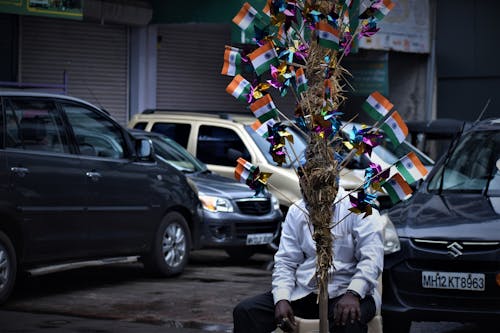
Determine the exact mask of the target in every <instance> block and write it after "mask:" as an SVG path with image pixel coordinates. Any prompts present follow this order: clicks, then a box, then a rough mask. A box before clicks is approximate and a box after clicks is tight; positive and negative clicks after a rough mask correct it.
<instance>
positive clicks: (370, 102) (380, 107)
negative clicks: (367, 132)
mask: <svg viewBox="0 0 500 333" xmlns="http://www.w3.org/2000/svg"><path fill="white" fill-rule="evenodd" d="M393 106H394V105H393V104H392V103H391V102H389V100H388V99H387V98H385V97H384V96H382V95H381V94H380V93H379V92H378V91H375V92H373V93H371V94H370V96H368V98H367V99H366V101H365V102H364V103H363V105H362V106H361V107H362V108H363V110H365V112H366V113H368V115H369V116H370V117H372V118H373V119H375V120H376V121H378V120H380V119H382V118H384V117H385V115H386V114H387V113H388V112H389V111H391V109H392V107H393Z"/></svg>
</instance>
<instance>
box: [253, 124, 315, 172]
mask: <svg viewBox="0 0 500 333" xmlns="http://www.w3.org/2000/svg"><path fill="white" fill-rule="evenodd" d="M245 130H246V131H247V132H248V134H250V136H251V137H252V139H253V141H255V143H256V144H257V147H259V150H260V151H261V152H262V154H263V155H264V156H265V158H266V160H267V161H268V162H269V163H271V164H276V162H274V160H273V156H272V155H271V154H270V153H269V149H270V148H271V143H270V142H269V141H268V140H267V139H265V138H264V137H262V136H261V135H260V134H258V133H257V132H256V131H255V130H254V129H253V128H252V127H251V126H249V125H245ZM286 130H287V132H289V133H290V134H291V135H292V136H293V144H292V143H291V142H290V141H288V140H285V150H286V151H287V152H288V154H287V156H290V158H288V157H287V159H286V161H285V163H283V164H282V165H281V166H282V167H284V168H290V166H291V163H293V165H294V167H296V168H297V167H298V166H299V162H300V160H301V158H303V156H304V152H305V150H306V148H307V141H306V139H305V138H304V135H302V134H300V133H299V132H298V131H297V130H295V129H294V128H293V127H288V128H287V129H286Z"/></svg>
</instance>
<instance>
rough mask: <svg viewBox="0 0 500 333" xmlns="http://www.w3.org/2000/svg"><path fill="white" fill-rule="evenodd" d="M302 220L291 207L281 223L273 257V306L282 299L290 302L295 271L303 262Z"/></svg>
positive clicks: (293, 207) (301, 213)
mask: <svg viewBox="0 0 500 333" xmlns="http://www.w3.org/2000/svg"><path fill="white" fill-rule="evenodd" d="M304 218H305V216H304V213H303V212H302V211H301V210H300V208H299V207H297V206H296V205H292V206H291V207H290V209H289V210H288V213H287V215H286V218H285V222H284V223H283V228H282V230H281V238H280V245H279V248H278V251H277V252H276V254H275V255H274V268H273V274H272V293H273V297H274V304H276V303H277V302H278V301H280V300H283V299H285V300H288V301H290V296H291V294H292V290H293V288H294V286H295V272H296V269H297V267H298V266H299V264H300V263H302V262H303V261H304V253H303V252H302V250H301V247H300V242H301V239H302V236H301V235H300V228H301V225H303V223H304Z"/></svg>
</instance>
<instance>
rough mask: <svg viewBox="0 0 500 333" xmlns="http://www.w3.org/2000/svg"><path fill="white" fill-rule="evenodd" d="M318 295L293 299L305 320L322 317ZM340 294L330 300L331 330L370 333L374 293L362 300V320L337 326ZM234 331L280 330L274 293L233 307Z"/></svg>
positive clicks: (267, 331) (260, 331)
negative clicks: (275, 314)
mask: <svg viewBox="0 0 500 333" xmlns="http://www.w3.org/2000/svg"><path fill="white" fill-rule="evenodd" d="M316 299H317V295H316V294H309V295H307V296H306V297H304V298H301V299H298V300H296V301H293V302H292V303H291V304H292V309H293V313H294V315H295V316H297V317H301V318H305V319H314V318H316V319H317V318H319V306H318V304H317V303H316ZM339 299H340V297H336V298H332V299H330V300H329V302H328V324H329V328H330V329H329V330H330V332H331V333H333V332H335V333H366V332H367V331H368V326H367V323H368V322H369V321H370V320H371V319H372V318H373V317H374V316H375V312H376V308H375V301H374V300H373V297H372V296H367V297H365V298H364V299H362V300H361V302H360V305H361V320H360V321H355V322H354V323H353V324H351V322H350V321H348V323H347V324H346V325H345V326H335V325H334V318H333V309H334V306H335V304H336V303H337V301H338V300H339ZM233 322H234V331H233V332H234V333H269V332H272V331H274V330H275V329H276V322H275V319H274V301H273V294H272V293H271V292H270V291H268V292H266V293H264V294H260V295H257V296H254V297H250V298H247V299H245V300H243V301H241V302H240V303H239V304H238V305H236V307H235V308H234V310H233Z"/></svg>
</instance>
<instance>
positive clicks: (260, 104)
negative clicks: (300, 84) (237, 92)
mask: <svg viewBox="0 0 500 333" xmlns="http://www.w3.org/2000/svg"><path fill="white" fill-rule="evenodd" d="M250 110H252V112H253V114H254V115H255V117H256V118H257V119H259V121H260V122H261V123H265V122H266V121H268V120H269V119H275V118H277V117H278V111H277V110H276V106H275V105H274V102H273V100H272V98H271V95H269V94H266V95H264V96H263V97H262V98H259V99H258V100H256V101H255V102H253V103H252V104H250Z"/></svg>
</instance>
